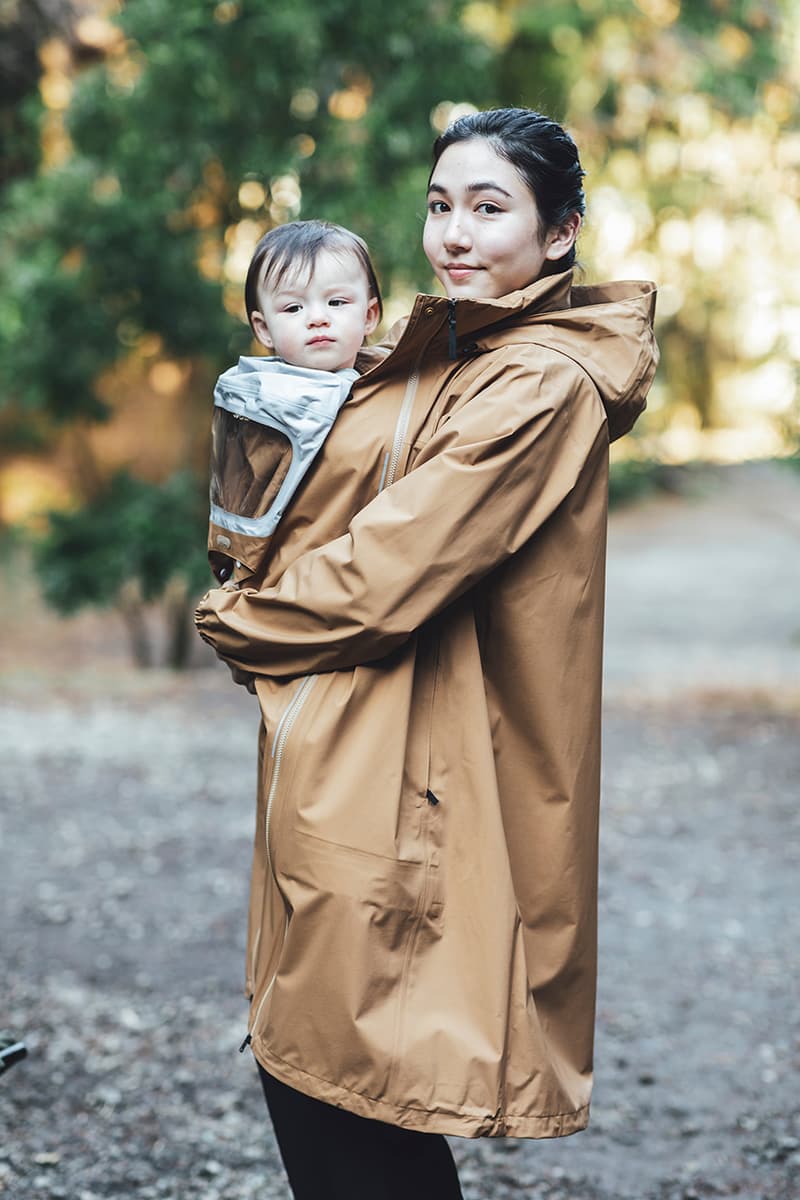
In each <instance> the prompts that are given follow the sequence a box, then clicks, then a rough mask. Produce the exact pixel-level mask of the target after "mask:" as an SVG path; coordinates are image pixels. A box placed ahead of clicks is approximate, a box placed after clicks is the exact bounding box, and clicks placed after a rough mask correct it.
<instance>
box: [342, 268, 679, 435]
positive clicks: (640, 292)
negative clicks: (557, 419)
mask: <svg viewBox="0 0 800 1200" xmlns="http://www.w3.org/2000/svg"><path fill="white" fill-rule="evenodd" d="M572 280H573V272H572V271H564V272H561V273H560V274H558V275H550V276H546V277H545V278H544V279H540V280H537V282H536V283H534V284H531V286H530V287H528V288H524V289H522V290H520V291H516V292H510V293H509V294H508V295H506V296H500V297H497V298H495V299H471V298H469V297H465V298H462V299H458V300H448V299H447V298H445V297H442V296H419V297H418V298H417V302H416V305H415V311H416V309H417V308H422V309H423V311H426V312H427V313H428V315H432V314H433V313H434V312H437V311H442V310H444V309H445V308H446V309H447V323H448V342H449V355H450V357H451V358H452V359H458V358H460V357H463V356H464V355H473V354H481V353H485V352H488V351H491V350H497V349H500V348H501V347H504V346H513V345H519V346H522V345H540V346H542V347H545V346H546V347H549V348H551V349H553V350H556V351H558V352H559V353H561V354H565V355H567V356H568V357H570V358H571V359H572V360H573V361H574V362H575V363H576V365H578V366H579V368H580V369H581V370H582V371H585V372H586V374H587V375H588V376H589V378H590V379H591V380H592V382H593V383H594V385H595V387H596V388H597V391H598V394H599V396H600V399H601V401H602V404H603V407H604V409H605V411H606V416H607V418H608V437H609V441H612V442H613V441H615V440H616V439H617V438H620V437H622V436H623V434H625V433H627V432H628V431H629V430H630V429H631V428H632V426H633V424H634V422H635V421H636V419H637V417H638V416H639V415H640V414H641V412H642V411H643V409H644V407H645V402H646V395H647V390H648V388H649V385H650V383H651V382H652V378H653V375H654V374H655V370H656V366H657V365H658V360H659V355H658V347H657V345H656V341H655V337H654V334H653V319H654V316H655V306H656V286H655V284H653V283H651V282H649V281H642V280H622V281H618V282H613V283H602V284H594V285H589V286H575V285H573V282H572ZM409 321H410V318H408V317H405V318H403V319H402V320H401V321H399V322H398V323H397V325H395V326H394V327H393V329H392V331H391V334H390V336H389V339H388V341H387V343H386V345H391V344H392V342H393V341H395V340H396V343H397V349H396V353H397V352H400V353H402V350H403V345H402V342H403V338H402V335H403V332H404V331H405V329H406V328H407V326H408V323H409ZM385 352H386V351H385V347H383V346H382V347H374V348H371V349H370V348H365V349H364V350H363V351H362V352H361V353H360V354H359V357H358V359H357V360H356V366H357V367H358V368H359V370H360V371H362V372H364V371H367V370H369V369H371V368H373V367H374V366H375V364H376V363H377V362H379V361H380V360H381V358H382V357H383V356H384V354H385ZM412 353H413V350H412Z"/></svg>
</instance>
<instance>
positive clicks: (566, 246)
mask: <svg viewBox="0 0 800 1200" xmlns="http://www.w3.org/2000/svg"><path fill="white" fill-rule="evenodd" d="M580 228H581V214H580V213H578V212H574V213H570V214H569V216H568V217H567V219H566V221H564V222H563V223H562V224H561V225H558V226H557V227H556V228H555V229H553V230H551V231H550V233H549V234H548V235H547V248H546V249H545V255H544V256H545V258H547V259H549V260H550V261H551V262H552V261H554V260H555V259H557V258H563V257H564V255H565V254H567V253H568V252H569V251H570V250H571V249H572V247H573V246H574V245H575V242H576V240H577V237H578V234H579V232H580Z"/></svg>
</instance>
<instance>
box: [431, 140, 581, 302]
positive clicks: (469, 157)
mask: <svg viewBox="0 0 800 1200" xmlns="http://www.w3.org/2000/svg"><path fill="white" fill-rule="evenodd" d="M578 224H579V221H578V223H577V224H576V225H575V228H574V229H573V230H572V232H571V233H570V234H568V235H567V236H566V239H565V235H564V228H563V227H562V229H559V230H553V231H548V232H547V233H544V234H543V231H542V229H541V225H540V220H539V210H538V208H537V206H536V200H535V199H534V196H533V193H532V192H531V190H530V188H529V187H528V185H527V184H526V183H525V181H524V180H523V179H522V178H521V177H520V175H518V174H517V171H516V168H515V167H514V166H512V164H511V163H510V162H509V161H508V160H507V159H505V158H502V157H501V156H500V155H499V154H498V153H497V151H496V150H494V149H493V148H492V146H491V144H490V143H489V142H488V141H486V139H485V138H480V137H476V138H471V139H470V140H469V141H466V142H455V143H454V144H453V145H452V146H448V148H447V149H446V150H445V151H444V153H443V154H442V155H441V157H440V159H439V161H438V162H437V164H436V166H435V167H434V169H433V175H432V176H431V182H430V187H429V189H428V215H427V218H426V220H425V232H424V235H423V239H422V244H423V247H424V249H425V253H426V254H427V256H428V260H429V262H430V264H431V266H432V267H433V270H434V273H435V274H436V277H437V279H439V281H440V282H441V284H442V285H443V287H444V290H445V292H446V293H447V295H448V296H451V297H453V298H454V299H460V298H461V297H465V296H470V297H473V298H477V299H481V298H484V299H488V298H493V297H496V296H505V295H506V294H507V293H508V292H515V291H517V290H518V289H520V288H524V287H527V285H528V284H530V283H533V282H534V280H536V279H538V278H539V276H540V275H541V273H542V268H543V267H544V265H545V263H546V262H547V261H549V260H552V259H556V258H560V257H561V256H562V255H563V254H565V253H566V252H567V250H568V249H569V248H570V246H571V245H572V243H573V242H574V240H575V235H576V234H577V227H578Z"/></svg>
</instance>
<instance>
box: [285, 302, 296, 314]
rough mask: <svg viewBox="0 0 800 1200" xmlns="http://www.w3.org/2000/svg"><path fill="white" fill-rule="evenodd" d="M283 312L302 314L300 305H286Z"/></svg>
mask: <svg viewBox="0 0 800 1200" xmlns="http://www.w3.org/2000/svg"><path fill="white" fill-rule="evenodd" d="M283 311H284V312H285V313H296V312H300V305H299V304H286V305H284V309H283Z"/></svg>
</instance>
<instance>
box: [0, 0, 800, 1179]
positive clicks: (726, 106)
mask: <svg viewBox="0 0 800 1200" xmlns="http://www.w3.org/2000/svg"><path fill="white" fill-rule="evenodd" d="M799 96H800V9H799V8H798V5H797V3H796V0H682V2H681V0H559V2H551V0H535V2H534V0H475V2H470V3H466V2H464V0H404V3H403V4H401V5H399V4H392V3H390V2H389V3H379V2H378V0H240V2H236V0H219V2H217V0H128V2H127V3H124V4H123V3H110V2H107V0H106V2H101V0H69V2H67V0H0V151H2V154H1V156H0V161H1V163H2V165H1V166H0V764H2V769H1V770H0V1028H2V1027H8V1028H9V1029H10V1030H11V1031H12V1032H13V1033H14V1034H15V1035H16V1036H21V1037H24V1039H25V1040H26V1042H27V1044H28V1047H29V1056H28V1058H27V1059H26V1060H25V1061H24V1062H22V1063H20V1064H18V1065H16V1066H14V1068H13V1070H12V1071H11V1072H10V1073H8V1074H7V1075H5V1074H3V1075H1V1076H0V1195H2V1196H3V1197H5V1196H8V1197H9V1198H11V1197H13V1198H14V1200H111V1198H112V1197H113V1198H114V1200H116V1198H117V1197H120V1196H136V1197H138V1198H140V1200H187V1198H192V1200H194V1198H197V1200H288V1190H287V1187H286V1184H285V1181H284V1177H283V1172H282V1169H281V1166H280V1162H279V1158H278V1153H277V1148H276V1146H275V1144H274V1141H272V1140H271V1136H270V1133H269V1130H268V1126H267V1122H266V1120H265V1114H264V1109H263V1104H262V1101H261V1097H260V1094H259V1089H258V1082H257V1078H256V1076H255V1072H254V1069H253V1064H252V1062H251V1061H250V1060H249V1057H248V1056H247V1055H242V1056H239V1055H238V1054H237V1053H236V1049H237V1047H238V1045H239V1044H240V1042H241V1040H242V1038H243V1036H244V1031H245V1024H246V1005H245V1002H244V998H243V996H242V995H241V989H240V979H241V974H242V961H243V949H244V947H243V942H244V934H245V913H246V895H247V884H248V866H249V860H250V854H251V847H252V839H253V820H254V818H253V807H254V806H253V796H254V791H255V772H256V738H257V723H258V714H257V705H256V703H255V700H254V698H253V697H252V696H250V695H249V694H248V693H247V692H246V691H245V690H244V689H242V688H235V687H233V686H232V684H231V682H230V679H229V676H228V673H227V671H226V670H225V668H224V667H223V666H222V665H221V664H219V663H218V662H217V660H216V659H215V658H214V656H213V654H211V652H210V651H209V650H208V648H207V647H206V646H205V645H204V644H203V643H201V642H200V640H199V639H197V638H196V637H194V634H193V631H192V627H191V609H192V605H193V600H194V597H195V595H197V594H198V593H199V592H201V591H202V590H204V589H205V587H206V586H207V583H208V581H209V578H210V577H209V573H208V569H207V564H206V556H205V539H206V529H207V464H208V431H209V425H210V410H211V390H212V385H213V382H214V379H215V377H216V375H217V373H218V372H219V370H220V369H221V368H224V367H226V366H227V365H229V363H230V362H231V361H232V360H233V359H234V358H235V356H236V355H238V354H240V353H242V352H248V351H249V350H250V349H251V344H250V339H249V334H248V329H247V326H246V325H245V323H244V319H243V312H242V302H241V291H242V281H243V278H244V273H245V269H246V265H247V262H248V259H249V256H250V253H251V250H252V248H253V246H254V244H255V242H256V240H257V239H258V237H259V236H260V235H261V233H262V232H263V231H264V230H266V229H267V228H269V227H270V226H271V225H273V224H275V223H278V222H281V221H284V220H286V219H289V218H292V217H295V216H297V215H300V216H312V215H313V216H321V217H328V218H332V219H333V220H337V221H341V222H343V223H344V224H346V225H349V226H350V227H352V228H354V229H356V230H357V231H359V232H360V233H362V234H364V236H365V237H366V238H367V239H368V241H369V243H370V245H371V247H372V249H373V252H374V256H375V259H376V261H377V263H378V266H379V269H380V274H381V278H382V283H383V287H384V291H385V293H386V296H387V301H388V303H387V323H388V322H390V321H391V320H393V319H394V318H395V317H396V316H399V315H402V313H403V312H405V311H406V310H407V309H408V306H409V303H410V299H411V297H412V295H413V293H414V291H415V290H416V289H418V288H421V289H424V290H428V289H431V288H432V287H433V280H432V279H431V275H430V272H429V270H428V268H427V265H426V263H425V260H424V258H423V255H422V252H421V248H420V238H421V226H422V220H423V212H424V190H425V183H426V179H427V168H428V161H429V151H430V144H431V141H432V139H433V136H434V135H435V133H436V132H438V131H439V130H440V129H441V128H443V127H444V126H445V125H446V123H447V121H448V120H449V119H450V117H452V116H453V115H454V114H456V113H458V112H460V111H462V110H463V109H464V108H468V107H469V106H473V107H481V106H487V105H493V104H526V105H531V106H534V107H537V108H541V109H543V110H545V111H547V112H549V113H551V114H552V115H553V116H555V117H557V118H559V119H560V120H562V121H564V122H565V123H566V124H567V126H568V127H569V128H570V130H571V131H572V132H573V134H574V136H575V138H576V140H577V142H578V143H579V145H580V147H581V151H582V158H583V162H584V166H585V167H586V170H587V180H586V185H587V195H588V205H589V207H588V219H587V222H586V227H585V232H584V234H583V236H582V239H581V243H580V248H579V252H580V257H581V260H582V263H583V270H584V272H585V275H586V277H587V278H588V279H589V280H597V279H621V278H625V277H648V278H652V279H654V280H655V281H656V282H657V283H658V286H659V302H658V312H657V326H658V337H659V341H660V344H661V347H662V362H661V366H660V367H659V371H658V375H657V379H656V383H655V386H654V388H653V391H652V394H651V398H650V402H649V407H648V410H647V412H646V413H645V415H644V416H643V418H642V419H641V420H640V421H639V422H638V423H637V426H636V428H635V430H634V432H633V434H632V435H631V436H629V437H626V438H624V439H622V441H621V443H620V444H618V445H615V446H614V447H613V448H612V449H613V462H612V477H611V500H612V504H613V506H614V511H613V512H612V516H611V521H610V528H609V556H608V605H607V621H606V654H605V711H604V752H603V753H604V773H603V804H602V810H603V819H602V822H601V875H600V895H599V908H600V975H599V991H598V1008H597V1054H596V1089H595V1100H594V1103H593V1110H592V1122H591V1125H590V1127H589V1129H588V1131H587V1132H586V1133H585V1134H583V1133H582V1134H581V1135H580V1136H579V1137H577V1138H566V1139H557V1140H555V1141H553V1142H548V1143H541V1142H520V1141H517V1140H514V1139H497V1140H485V1139H479V1140H477V1141H468V1140H461V1139H454V1141H453V1146H454V1151H455V1153H456V1156H457V1159H458V1163H459V1169H460V1173H461V1177H462V1180H463V1186H464V1194H465V1200H719V1198H720V1197H736V1200H797V1197H798V1196H800V1083H799V1082H798V1081H800V1007H798V1004H797V987H796V983H795V981H796V979H797V978H798V977H800V907H799V906H798V904H797V880H798V878H800V804H799V803H798V799H799V798H800V797H798V779H800V606H799V605H798V596H800V469H798V468H799V467H800V453H798V445H799V437H798V430H799V428H800V409H799V407H798V386H797V385H798V364H799V363H800V122H798V115H800V109H799V107H798V97H799ZM144 667H147V668H148V669H142V668H144ZM186 667H191V668H192V669H191V670H182V669H180V668H186ZM342 969H343V970H346V969H347V964H342ZM440 1019H441V1020H442V1021H443V1022H446V1021H447V1019H448V1017H447V1014H446V1013H442V1014H441V1016H440Z"/></svg>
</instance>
